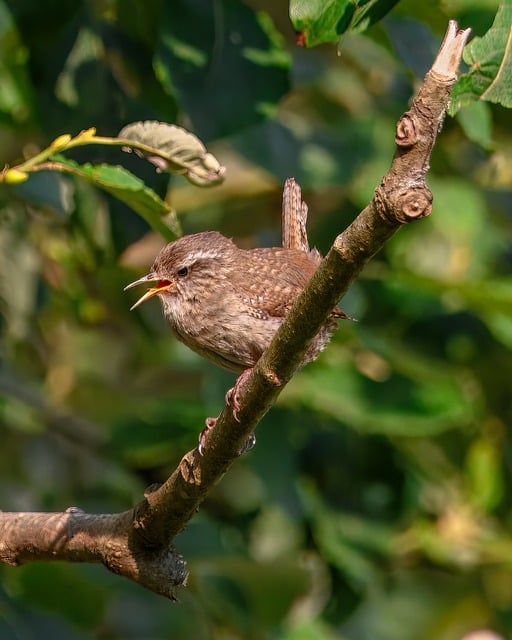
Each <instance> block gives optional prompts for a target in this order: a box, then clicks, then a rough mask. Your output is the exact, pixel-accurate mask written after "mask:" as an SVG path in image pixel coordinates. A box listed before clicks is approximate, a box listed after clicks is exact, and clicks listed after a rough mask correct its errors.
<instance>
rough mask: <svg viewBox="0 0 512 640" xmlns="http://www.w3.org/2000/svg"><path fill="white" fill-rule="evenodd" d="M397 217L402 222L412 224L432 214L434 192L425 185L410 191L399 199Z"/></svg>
mask: <svg viewBox="0 0 512 640" xmlns="http://www.w3.org/2000/svg"><path fill="white" fill-rule="evenodd" d="M397 204H398V209H397V211H396V217H397V219H398V220H399V221H400V222H404V223H405V222H411V221H412V220H417V219H418V218H425V217H426V216H429V215H430V214H431V213H432V192H431V191H430V189H429V188H428V187H426V186H425V185H423V186H422V187H419V188H413V189H408V190H407V191H405V192H404V193H401V194H400V195H399V197H398V202H397Z"/></svg>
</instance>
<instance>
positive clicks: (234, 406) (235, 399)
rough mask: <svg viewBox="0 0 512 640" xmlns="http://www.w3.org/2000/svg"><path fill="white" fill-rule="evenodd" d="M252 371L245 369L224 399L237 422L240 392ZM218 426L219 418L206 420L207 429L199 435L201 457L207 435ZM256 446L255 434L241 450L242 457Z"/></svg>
mask: <svg viewBox="0 0 512 640" xmlns="http://www.w3.org/2000/svg"><path fill="white" fill-rule="evenodd" d="M251 371H252V367H249V369H245V371H242V373H241V374H240V375H239V376H238V378H237V379H236V381H235V384H234V386H233V387H232V388H231V389H228V391H227V392H226V396H225V398H224V399H225V401H226V404H228V405H230V407H231V410H232V411H233V417H234V418H235V420H236V421H237V422H240V421H239V420H238V411H239V410H240V403H239V394H240V390H241V389H242V387H243V385H244V383H245V381H246V380H247V378H248V377H249V376H250V374H251ZM216 424H217V418H206V420H205V428H204V429H203V430H202V431H201V433H200V434H199V446H198V449H199V453H200V454H201V455H202V453H203V449H204V441H205V438H206V434H207V433H208V432H209V431H210V430H211V429H213V428H214V427H215V425H216ZM255 444H256V436H255V435H254V433H251V435H250V436H249V437H248V439H247V442H246V443H245V444H244V446H243V447H242V448H241V449H240V451H239V455H242V454H243V453H246V452H247V451H250V450H251V449H252V448H253V447H254V445H255Z"/></svg>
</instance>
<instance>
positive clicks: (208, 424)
mask: <svg viewBox="0 0 512 640" xmlns="http://www.w3.org/2000/svg"><path fill="white" fill-rule="evenodd" d="M204 422H205V427H204V429H203V430H202V431H201V433H200V434H199V444H198V445H197V450H198V451H199V455H201V456H202V455H203V451H204V444H205V439H206V436H207V434H208V433H209V432H210V431H211V430H212V429H213V428H214V427H215V425H216V424H217V418H206V420H205V421H204ZM255 444H256V436H255V435H254V433H251V435H250V436H249V437H248V438H247V441H246V443H245V444H244V445H243V446H242V447H241V448H240V451H239V452H238V455H239V456H241V455H243V454H244V453H247V452H248V451H250V450H251V449H252V448H253V447H254V445H255Z"/></svg>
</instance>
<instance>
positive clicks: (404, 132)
mask: <svg viewBox="0 0 512 640" xmlns="http://www.w3.org/2000/svg"><path fill="white" fill-rule="evenodd" d="M417 140H418V129H417V126H416V121H415V119H414V117H413V116H412V115H411V113H410V112H409V111H408V112H407V113H404V114H403V116H402V117H401V118H400V120H399V121H398V124H397V125H396V135H395V143H396V145H397V146H399V147H412V146H413V145H414V144H416V142H417Z"/></svg>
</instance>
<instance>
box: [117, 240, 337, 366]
mask: <svg viewBox="0 0 512 640" xmlns="http://www.w3.org/2000/svg"><path fill="white" fill-rule="evenodd" d="M321 259H322V258H321V255H320V253H319V252H318V251H317V250H316V249H312V250H309V251H303V250H300V249H289V248H284V247H268V248H254V249H241V248H239V247H238V246H237V245H236V244H235V243H234V242H233V240H232V239H230V238H227V237H226V236H224V235H222V234H221V233H219V232H217V231H204V232H200V233H195V234H191V235H186V236H182V237H181V238H178V239H177V240H175V241H174V242H170V243H169V244H167V245H166V246H165V247H164V248H163V249H162V250H161V251H160V253H159V254H158V255H157V256H156V258H155V261H154V263H153V266H152V267H151V269H150V271H149V273H148V274H147V275H145V276H143V277H142V278H139V279H138V280H135V281H134V282H132V283H130V284H129V285H127V286H126V287H125V290H126V289H130V288H132V287H135V286H138V285H142V284H147V285H150V288H149V289H148V290H147V291H146V292H145V293H144V294H143V295H142V296H141V297H140V298H139V299H138V300H137V302H135V304H134V305H133V306H132V307H131V309H135V308H136V307H138V306H139V305H141V304H142V303H143V302H146V301H147V300H149V299H150V298H152V297H154V296H158V297H159V298H160V300H161V303H162V306H163V313H164V315H165V317H166V319H167V320H168V322H169V324H170V327H171V331H172V333H173V334H174V336H175V337H176V338H177V339H178V340H180V341H181V342H183V343H184V344H185V345H186V346H187V347H189V348H190V349H192V350H193V351H195V352H196V353H198V354H199V355H200V356H202V357H204V358H206V359H207V360H210V361H211V362H213V363H214V364H216V365H219V366H220V367H222V368H224V369H227V370H228V371H232V372H234V373H238V374H240V373H242V372H243V371H245V370H246V369H249V368H251V367H254V365H255V364H256V362H257V361H258V360H259V358H260V357H261V355H262V354H263V352H264V351H265V349H266V348H267V347H268V345H269V344H270V341H271V340H272V338H273V337H274V335H275V333H276V332H277V330H278V329H279V327H280V325H281V323H282V322H283V320H284V318H285V317H286V315H287V313H288V312H289V311H290V309H291V307H292V305H293V303H294V302H295V300H296V298H297V296H298V295H299V294H300V292H301V291H302V290H303V289H304V287H305V286H306V284H307V283H308V281H309V279H310V278H311V276H312V275H313V273H314V272H315V270H316V269H317V267H318V265H319V263H320V261H321ZM339 318H348V316H347V314H345V312H344V311H342V310H341V309H340V308H339V307H336V308H334V309H333V310H332V312H331V314H330V316H329V318H328V319H327V321H326V322H325V323H324V324H323V326H322V327H321V329H320V331H319V332H318V334H317V335H316V337H315V338H314V339H313V341H312V342H311V344H310V346H309V348H308V350H307V351H306V353H305V355H304V358H303V360H302V362H301V366H302V365H304V364H306V363H308V362H310V361H312V360H314V359H315V358H316V357H317V356H318V354H319V353H320V352H321V351H322V350H323V348H324V347H325V345H326V344H327V342H328V340H329V338H330V336H331V334H332V333H333V331H334V330H335V329H336V327H337V322H336V320H337V319H339Z"/></svg>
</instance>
